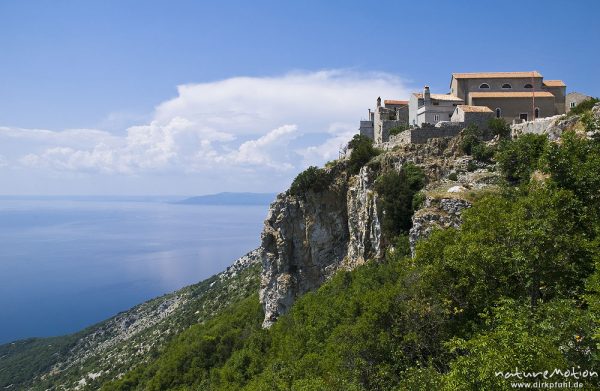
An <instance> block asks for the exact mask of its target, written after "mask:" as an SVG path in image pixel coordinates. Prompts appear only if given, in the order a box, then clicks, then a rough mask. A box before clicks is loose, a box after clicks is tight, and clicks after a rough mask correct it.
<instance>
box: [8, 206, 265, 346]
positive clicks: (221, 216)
mask: <svg viewBox="0 0 600 391" xmlns="http://www.w3.org/2000/svg"><path fill="white" fill-rule="evenodd" d="M172 201H174V199H169V197H163V198H161V197H158V198H156V197H154V198H153V197H130V198H119V197H72V198H65V197H54V198H50V197H47V198H34V197H1V198H0V344H3V343H7V342H10V341H14V340H17V339H24V338H30V337H45V336H55V335H64V334H68V333H72V332H75V331H78V330H81V329H83V328H85V327H86V326H90V325H92V324H94V323H97V322H99V321H101V320H104V319H106V318H108V317H111V316H113V315H115V314H117V313H118V312H120V311H124V310H127V309H129V308H131V307H132V306H134V305H136V304H139V303H141V302H143V301H146V300H148V299H151V298H153V297H156V296H160V295H162V294H165V293H168V292H172V291H174V290H177V289H179V288H182V287H184V286H186V285H190V284H194V283H196V282H199V281H201V280H204V279H206V278H208V277H210V276H211V275H213V274H216V273H218V272H220V271H222V270H224V269H225V268H226V267H227V266H229V265H230V264H231V263H233V261H235V260H236V259H237V258H238V257H240V256H242V255H244V254H245V253H247V252H248V251H250V250H253V249H255V248H256V247H258V245H259V242H260V232H261V229H262V224H263V221H264V219H265V217H266V214H267V210H268V205H247V206H236V205H226V206H219V205H188V204H177V203H173V202H172Z"/></svg>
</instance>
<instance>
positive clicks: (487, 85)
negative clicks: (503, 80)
mask: <svg viewBox="0 0 600 391" xmlns="http://www.w3.org/2000/svg"><path fill="white" fill-rule="evenodd" d="M479 88H490V85H489V84H488V83H481V85H480V86H479Z"/></svg>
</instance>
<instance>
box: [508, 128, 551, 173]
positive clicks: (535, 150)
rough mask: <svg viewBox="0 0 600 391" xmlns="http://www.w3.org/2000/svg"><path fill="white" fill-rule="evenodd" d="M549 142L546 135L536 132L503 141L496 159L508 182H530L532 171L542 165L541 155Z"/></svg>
mask: <svg viewBox="0 0 600 391" xmlns="http://www.w3.org/2000/svg"><path fill="white" fill-rule="evenodd" d="M547 144H548V138H547V137H546V136H545V135H536V134H524V135H522V136H520V137H519V138H517V139H516V140H506V141H504V142H502V143H501V144H500V148H499V150H498V152H497V154H496V160H497V161H498V165H499V166H500V169H501V170H502V172H503V174H504V176H505V178H506V179H507V180H508V182H509V183H511V184H520V183H526V182H528V181H529V178H530V177H531V173H532V172H533V171H535V170H537V169H538V168H539V167H540V164H539V160H540V156H541V155H542V153H543V152H544V149H545V148H546V145H547Z"/></svg>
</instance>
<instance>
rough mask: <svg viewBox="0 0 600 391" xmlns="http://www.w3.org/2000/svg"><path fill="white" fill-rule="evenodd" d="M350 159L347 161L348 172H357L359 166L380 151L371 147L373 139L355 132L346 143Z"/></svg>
mask: <svg viewBox="0 0 600 391" xmlns="http://www.w3.org/2000/svg"><path fill="white" fill-rule="evenodd" d="M348 148H350V149H351V150H352V152H350V159H349V161H348V170H349V172H350V174H358V172H359V171H360V169H361V167H362V166H364V165H365V164H367V163H368V162H369V161H370V160H371V159H372V158H374V157H375V156H377V155H379V154H380V153H381V152H380V151H379V150H378V149H376V148H375V147H373V140H371V139H370V138H368V137H365V136H362V135H360V134H357V135H355V136H354V138H352V140H350V142H349V143H348Z"/></svg>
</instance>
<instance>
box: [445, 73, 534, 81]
mask: <svg viewBox="0 0 600 391" xmlns="http://www.w3.org/2000/svg"><path fill="white" fill-rule="evenodd" d="M532 76H533V77H542V75H541V74H540V73H539V72H538V71H531V72H473V73H453V74H452V77H453V78H455V79H503V78H508V79H509V78H523V77H532Z"/></svg>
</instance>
